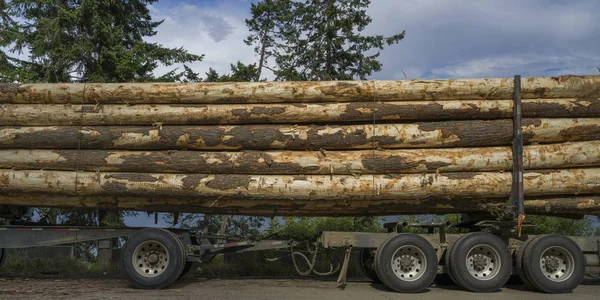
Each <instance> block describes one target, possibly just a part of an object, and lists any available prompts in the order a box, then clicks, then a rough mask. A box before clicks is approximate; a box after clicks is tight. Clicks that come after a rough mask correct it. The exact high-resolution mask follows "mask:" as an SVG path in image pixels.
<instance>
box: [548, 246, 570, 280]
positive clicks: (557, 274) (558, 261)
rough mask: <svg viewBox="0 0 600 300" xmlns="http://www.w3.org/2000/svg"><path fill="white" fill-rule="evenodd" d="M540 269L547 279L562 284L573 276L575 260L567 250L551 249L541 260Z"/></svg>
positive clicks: (557, 247)
mask: <svg viewBox="0 0 600 300" xmlns="http://www.w3.org/2000/svg"><path fill="white" fill-rule="evenodd" d="M540 268H541V270H542V273H543V274H544V276H546V278H548V279H550V280H551V281H554V282H562V281H565V280H567V279H569V278H570V277H571V275H572V274H573V268H574V259H573V256H572V255H571V253H570V252H569V251H567V250H566V249H565V248H562V247H559V246H556V247H550V248H548V249H546V250H545V251H544V252H543V254H542V257H541V258H540Z"/></svg>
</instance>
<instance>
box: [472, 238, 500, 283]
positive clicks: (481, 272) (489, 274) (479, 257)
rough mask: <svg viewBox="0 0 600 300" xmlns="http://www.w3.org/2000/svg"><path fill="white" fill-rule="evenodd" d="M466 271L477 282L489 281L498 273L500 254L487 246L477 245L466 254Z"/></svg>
mask: <svg viewBox="0 0 600 300" xmlns="http://www.w3.org/2000/svg"><path fill="white" fill-rule="evenodd" d="M466 264H467V270H468V271H469V274H470V275H471V276H473V277H474V278H477V279H479V280H489V279H492V278H494V277H495V276H496V275H498V273H499V272H500V266H501V261H500V254H498V252H497V251H496V250H495V249H494V248H492V247H491V246H488V245H477V246H475V247H473V248H471V250H469V252H468V254H467V261H466Z"/></svg>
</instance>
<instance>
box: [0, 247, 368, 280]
mask: <svg viewBox="0 0 600 300" xmlns="http://www.w3.org/2000/svg"><path fill="white" fill-rule="evenodd" d="M289 254H290V252H289V251H259V252H245V253H236V254H231V255H227V256H225V255H222V254H221V255H217V256H216V257H215V258H214V259H213V260H212V261H211V262H210V263H207V264H200V263H194V265H193V267H192V269H191V271H190V272H189V273H188V275H187V276H194V277H203V278H227V277H243V276H249V277H287V278H289V277H298V276H300V275H299V274H298V272H296V269H295V267H294V264H293V262H292V259H291V256H290V255H289ZM307 256H308V258H309V259H312V256H311V255H309V254H307ZM275 257H281V258H280V259H279V260H276V261H268V260H267V259H268V258H275ZM342 258H343V252H342V251H338V252H331V251H330V252H320V253H319V255H318V256H317V261H316V268H315V269H316V270H317V271H319V272H327V271H329V270H330V263H333V266H334V268H336V267H337V266H338V264H341V262H342ZM296 261H297V264H298V267H299V268H300V270H301V271H305V270H307V269H308V265H307V263H306V261H305V260H304V259H302V258H300V257H297V259H296ZM340 267H341V265H340ZM0 273H9V274H15V275H17V274H18V275H40V274H42V275H43V274H55V275H67V276H68V275H85V274H119V266H118V264H116V263H114V264H101V263H87V262H83V261H80V260H77V259H76V258H72V257H55V258H47V259H41V258H28V257H26V256H25V255H21V254H16V255H10V256H9V257H8V258H7V260H6V262H5V264H4V265H3V266H2V267H1V268H0ZM338 274H339V272H336V273H334V274H332V275H329V276H327V277H329V278H335V277H337V276H338ZM361 276H363V275H362V272H361V270H360V266H359V264H358V251H353V252H352V257H351V258H350V266H349V268H348V278H353V277H361ZM307 277H322V276H319V275H316V274H313V273H311V274H309V275H308V276H307Z"/></svg>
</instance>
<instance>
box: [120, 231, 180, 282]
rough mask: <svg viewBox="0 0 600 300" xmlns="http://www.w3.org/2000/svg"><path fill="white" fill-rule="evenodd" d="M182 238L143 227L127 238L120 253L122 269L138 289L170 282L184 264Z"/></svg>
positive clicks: (167, 232)
mask: <svg viewBox="0 0 600 300" xmlns="http://www.w3.org/2000/svg"><path fill="white" fill-rule="evenodd" d="M183 254H184V249H183V247H182V243H181V241H180V240H179V239H178V238H177V236H175V235H174V234H173V233H171V232H170V231H167V230H164V229H156V228H146V229H142V230H140V231H138V232H136V233H135V234H134V235H133V236H131V237H130V238H129V240H128V241H127V243H125V246H124V248H123V253H122V255H121V269H122V270H123V271H124V273H125V275H127V277H128V278H129V281H130V283H131V285H132V286H133V287H135V288H139V289H162V288H165V287H167V286H169V285H171V284H172V283H173V282H174V281H175V280H177V278H179V275H181V273H182V271H183V268H184V267H185V255H183Z"/></svg>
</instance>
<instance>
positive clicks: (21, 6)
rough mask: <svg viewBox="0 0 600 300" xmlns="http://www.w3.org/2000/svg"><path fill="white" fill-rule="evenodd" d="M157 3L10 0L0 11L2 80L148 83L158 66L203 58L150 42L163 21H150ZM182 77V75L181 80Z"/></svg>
mask: <svg viewBox="0 0 600 300" xmlns="http://www.w3.org/2000/svg"><path fill="white" fill-rule="evenodd" d="M156 1H157V0H131V1H112V0H77V1H75V0H67V1H53V0H40V1H29V0H12V1H10V2H8V3H6V2H5V1H4V0H2V2H1V4H0V5H1V6H2V7H3V8H4V9H3V10H2V11H3V13H2V15H0V18H1V19H0V22H2V23H0V24H1V25H2V27H3V28H2V32H3V33H2V35H1V36H0V37H1V38H2V39H1V40H0V46H4V47H7V46H8V47H9V49H10V52H11V53H12V54H13V55H14V54H27V55H28V59H27V60H23V59H18V58H16V57H14V56H9V55H8V54H6V53H3V54H2V56H0V64H2V65H1V66H0V67H1V68H2V69H1V70H7V71H11V70H16V69H19V70H20V71H19V72H18V74H12V73H9V74H11V75H10V76H6V77H5V78H2V80H4V81H10V80H16V81H21V82H33V81H41V82H72V81H82V82H131V81H148V80H151V79H153V78H154V76H153V74H152V72H153V71H154V70H155V69H156V68H157V67H158V64H159V63H162V64H164V65H167V66H169V65H172V64H174V63H189V62H195V61H201V60H202V58H203V56H202V55H196V54H191V53H188V52H187V51H186V50H184V49H183V48H166V47H163V46H162V45H160V44H157V43H149V42H147V41H145V40H144V38H146V37H150V36H154V35H155V34H156V28H157V27H158V26H159V25H160V24H161V23H162V21H153V20H152V18H151V16H150V13H149V10H148V8H147V5H148V4H152V3H154V2H156ZM183 75H185V74H182V76H183Z"/></svg>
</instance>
